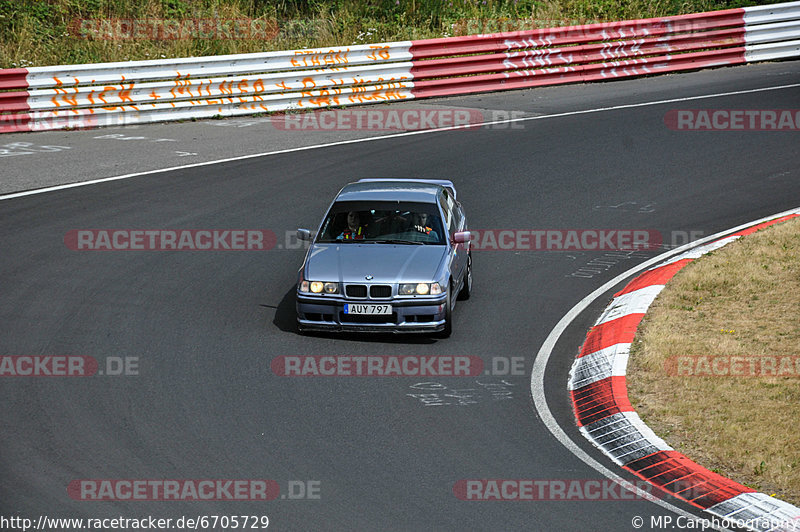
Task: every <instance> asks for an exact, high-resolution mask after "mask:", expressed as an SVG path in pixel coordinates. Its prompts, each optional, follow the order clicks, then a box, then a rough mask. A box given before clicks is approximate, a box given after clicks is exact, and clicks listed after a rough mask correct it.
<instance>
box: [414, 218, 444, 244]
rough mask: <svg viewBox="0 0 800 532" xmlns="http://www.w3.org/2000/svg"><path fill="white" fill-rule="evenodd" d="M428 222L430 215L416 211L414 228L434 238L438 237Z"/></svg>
mask: <svg viewBox="0 0 800 532" xmlns="http://www.w3.org/2000/svg"><path fill="white" fill-rule="evenodd" d="M429 223H430V216H429V215H428V213H426V212H418V213H416V214H414V230H416V231H419V232H420V233H424V234H426V235H430V236H431V237H433V238H434V239H435V240H438V239H439V235H438V234H436V231H434V230H433V227H431V226H430V225H428V224H429Z"/></svg>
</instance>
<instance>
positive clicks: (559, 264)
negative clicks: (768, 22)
mask: <svg viewBox="0 0 800 532" xmlns="http://www.w3.org/2000/svg"><path fill="white" fill-rule="evenodd" d="M797 83H800V61H791V62H782V63H773V64H763V65H751V66H744V67H737V68H728V69H722V70H715V71H706V72H698V73H691V74H681V75H677V76H662V77H655V78H649V79H644V80H631V81H623V82H615V83H608V84H597V85H580V86H573V87H559V88H548V89H536V90H531V91H519V92H511V93H496V94H489V95H482V96H473V97H464V98H451V99H447V100H439V101H436V102H434V104H436V105H441V104H444V105H449V106H457V107H473V108H480V109H502V110H507V111H511V110H518V111H520V112H522V113H524V116H528V117H535V116H543V115H548V114H552V113H561V115H560V116H553V117H550V118H538V119H533V120H527V121H522V122H519V123H517V126H518V127H515V128H511V127H508V128H498V129H481V130H471V131H463V130H456V131H443V132H437V133H429V134H422V135H410V136H393V137H390V138H385V139H379V140H373V141H369V142H360V143H354V144H342V145H337V146H332V147H327V148H318V149H313V150H308V151H299V152H287V153H282V154H275V155H270V156H266V157H255V158H250V159H243V160H239V161H232V162H228V163H224V164H218V165H208V166H200V167H194V168H185V169H178V170H173V171H170V172H167V173H159V174H152V175H145V176H140V177H131V178H129V179H124V180H118V181H111V182H107V183H100V184H94V185H91V186H87V187H77V188H71V189H65V190H58V191H53V192H48V193H44V194H37V195H30V196H25V197H19V198H14V199H9V200H4V201H0V220H2V223H0V242H2V254H0V279H2V287H3V290H2V297H1V298H0V339H1V340H0V355H86V356H91V357H94V358H96V359H98V360H105V359H106V357H138V375H128V376H108V375H102V376H101V375H96V376H93V377H85V378H79V377H73V378H66V377H64V378H45V377H37V378H21V377H18V378H13V377H6V378H4V379H3V380H2V383H0V401H2V404H3V405H4V409H3V423H2V424H0V474H1V475H2V478H3V482H2V485H1V486H0V515H5V516H9V515H22V516H28V517H33V518H35V517H36V516H38V515H39V514H46V515H48V516H62V517H106V516H108V517H110V516H119V515H122V516H126V517H142V516H145V515H148V514H150V515H155V516H159V517H179V516H181V515H190V516H197V515H204V514H205V515H208V514H218V515H233V514H239V515H243V514H249V515H254V514H255V515H261V514H266V515H268V516H269V518H270V521H271V525H270V527H271V528H276V529H278V530H312V529H323V530H339V529H359V530H361V529H372V530H375V529H392V530H420V529H422V530H463V529H487V530H488V529H491V530H522V529H534V530H631V529H632V527H631V524H630V523H631V519H632V517H633V516H635V515H639V516H645V518H646V519H648V516H651V515H664V514H666V513H667V510H666V509H664V508H662V507H660V506H657V505H655V504H652V503H650V502H647V501H641V500H639V501H631V500H626V501H610V502H606V501H536V502H491V501H480V502H474V501H473V502H467V501H461V500H459V499H458V498H456V496H455V495H454V493H453V485H454V484H455V483H456V482H457V481H459V480H461V479H486V478H494V479H518V478H529V479H541V480H550V479H599V478H602V477H601V476H600V474H599V473H597V472H596V471H595V470H594V469H592V468H590V467H588V466H586V465H585V464H584V463H583V462H581V461H579V460H577V459H576V458H575V457H574V456H573V455H572V454H571V453H570V452H569V451H568V450H567V449H565V448H564V447H563V446H562V445H561V444H560V443H559V442H558V441H556V440H555V439H553V438H552V437H551V435H550V433H549V432H548V431H547V429H546V428H545V427H544V425H543V424H542V423H541V422H540V420H539V419H538V417H537V416H536V413H535V411H534V409H533V406H532V401H531V397H530V390H529V381H530V379H529V375H530V370H531V367H532V365H533V357H534V356H535V354H536V352H537V351H538V349H539V346H540V345H541V344H542V342H543V341H544V339H545V338H546V337H547V335H548V333H549V332H550V330H551V329H552V327H553V326H554V325H555V324H556V323H557V322H558V320H559V319H560V318H561V316H562V315H563V314H564V313H565V312H567V311H568V310H569V309H570V308H571V307H572V306H573V305H574V304H575V303H576V302H577V301H579V300H580V299H582V298H583V297H584V296H585V295H587V294H588V293H590V292H591V291H592V290H594V289H595V288H597V287H599V286H601V285H602V284H603V283H604V282H606V281H607V280H609V279H611V278H613V277H614V276H615V275H617V274H619V273H620V272H622V271H625V270H626V269H628V268H630V267H632V266H635V265H636V264H638V263H640V262H642V261H643V260H645V259H647V258H648V257H651V256H654V255H655V254H657V253H658V251H655V250H654V251H651V252H637V253H628V254H619V253H616V254H612V255H608V254H607V252H603V251H515V250H497V251H481V252H478V251H476V252H475V254H474V275H475V288H474V292H473V297H472V298H471V299H470V300H469V301H467V302H460V303H459V304H458V305H457V307H456V310H455V324H454V333H453V336H452V337H451V338H449V339H446V340H435V339H431V338H427V337H406V336H396V337H391V336H390V337H386V336H376V337H372V336H368V337H359V336H344V337H331V336H325V335H319V336H299V335H298V334H297V333H296V332H295V330H294V323H293V322H294V300H293V293H294V283H295V280H296V272H297V269H298V268H299V266H300V264H301V262H302V258H303V253H304V251H303V250H302V249H277V248H276V249H272V250H269V251H181V252H179V251H173V252H167V251H164V252H158V251H119V252H106V251H73V250H70V249H68V247H67V246H66V245H65V243H64V237H65V235H66V234H67V232H68V231H70V230H74V229H182V228H186V229H269V230H271V231H273V232H274V233H275V234H276V235H277V236H278V243H279V244H283V243H285V239H284V235H285V234H286V232H287V231H289V232H291V231H293V230H294V229H295V228H296V227H315V226H316V224H317V223H318V222H319V220H320V218H321V217H322V215H323V214H324V211H325V209H326V207H327V206H328V204H329V202H330V200H331V198H332V197H333V196H334V194H335V193H336V191H337V190H338V189H339V188H340V187H341V186H342V185H343V184H345V183H347V182H348V181H350V180H353V179H354V178H357V177H362V176H419V177H426V178H452V179H453V180H454V182H455V184H456V186H457V188H458V196H459V199H460V200H461V201H462V203H463V204H464V206H465V209H466V212H467V215H468V217H469V224H470V227H471V228H474V229H649V230H657V231H660V232H661V234H662V235H664V240H665V244H666V245H670V244H671V243H672V242H671V240H672V235H673V234H675V235H676V238H678V239H680V238H682V235H684V233H689V232H695V233H696V234H700V233H702V234H703V235H710V234H712V233H714V232H717V231H721V230H723V229H726V228H728V227H732V226H734V225H738V224H740V223H744V222H746V221H750V220H753V219H756V218H759V217H761V216H766V215H769V214H772V213H776V212H780V211H783V210H786V209H789V208H793V207H797V206H798V205H800V187H799V186H798V184H797V183H798V179H800V170H798V168H800V165H799V164H798V162H800V158H799V157H798V149H797V146H798V132H797V131H791V132H775V131H765V132H749V131H741V132H734V131H727V132H681V131H673V130H670V129H668V128H667V127H666V126H665V124H664V115H665V113H666V112H667V111H669V110H671V109H698V108H713V109H797V108H798V104H799V103H800V97H799V96H800V88H798V87H797V86H794V87H785V88H781V89H776V90H763V91H757V92H747V91H753V90H754V89H761V88H765V89H766V88H770V87H777V86H787V85H794V84H797ZM737 91H742V92H741V93H739V94H729V95H725V96H714V97H709V98H705V99H701V100H687V101H681V102H672V103H653V104H652V105H649V104H648V105H641V106H637V107H624V108H617V109H609V110H603V111H597V112H591V113H576V111H582V110H590V109H598V108H603V107H610V106H617V105H623V104H626V103H646V102H659V101H663V100H667V99H677V98H688V97H692V96H698V95H716V94H721V93H734V92H737ZM412 104H413V102H412ZM410 105H411V104H410ZM413 105H417V106H419V105H422V104H419V103H417V104H413ZM413 105H412V106H413ZM208 124H209V123H208V122H205V123H198V124H171V125H169V126H166V125H161V126H152V128H153V129H151V128H150V127H142V128H137V129H136V132H137V135H142V136H158V135H162V136H163V134H164V131H166V129H165V128H170V129H169V131H170V132H175V135H178V134H181V135H193V134H194V133H192V132H193V131H200V132H201V134H194V136H195V137H201V138H203V137H205V135H204V134H203V133H202V132H205V131H206V130H207V129H208V128H212V127H216V126H213V125H208ZM255 127H260V126H255ZM204 128H205V129H204ZM220 129H222V130H223V131H225V133H226V134H225V135H218V136H214V137H213V138H211V139H206V140H207V143H208V144H207V146H206V148H207V149H206V151H204V152H203V153H204V154H206V153H207V154H209V160H210V159H213V158H214V157H213V154H215V153H220V154H222V153H226V148H227V153H228V154H230V153H236V154H239V153H240V152H241V153H242V154H245V153H259V152H263V151H267V150H266V149H264V142H263V139H259V136H258V135H252V134H250V135H248V139H247V140H244V141H242V142H239V141H238V140H237V135H235V134H231V131H233V129H232V128H224V129H223V128H220ZM119 131H125V130H119ZM154 131H157V133H152V132H154ZM102 134H103V132H100V133H98V132H70V133H65V132H57V133H55V132H54V133H46V134H41V135H19V136H16V137H18V138H19V139H24V141H27V142H34V143H41V144H53V141H52V139H55V138H58V139H60V140H59V141H60V142H73V143H74V147H73V148H71V149H70V150H68V151H67V152H66V154H65V158H64V163H63V165H62V163H61V162H59V161H60V160H61V159H53V158H52V156H53V154H49V153H48V154H42V155H35V156H23V157H11V158H10V159H3V164H4V170H3V174H4V177H3V180H4V181H6V177H8V180H9V181H10V180H15V181H20V182H21V181H24V178H25V175H26V174H27V173H30V174H31V175H36V176H44V175H52V174H53V173H54V172H53V170H54V169H55V170H56V172H55V173H57V172H58V171H59V170H61V171H62V172H64V173H65V174H67V175H65V176H64V177H62V178H61V179H62V180H63V181H64V182H72V181H78V180H80V179H82V178H83V177H81V175H79V174H81V173H82V172H81V167H82V166H83V167H88V168H87V170H86V172H85V174H92V176H93V177H103V176H104V175H103V174H102V173H101V172H99V171H98V168H104V169H109V168H112V167H113V165H114V164H118V162H120V161H121V162H123V163H125V165H130V166H131V168H128V167H126V168H125V170H124V172H129V171H144V170H149V169H152V167H153V166H158V165H160V166H161V167H166V166H173V165H175V164H181V163H185V162H187V161H182V160H181V161H175V160H168V159H167V154H166V153H161V152H158V151H157V150H156V149H154V148H153V147H152V145H148V144H145V143H138V144H137V143H127V144H124V143H118V144H114V143H111V144H106V145H104V146H105V147H104V148H103V149H96V148H92V147H91V146H95V145H96V144H97V143H96V142H92V141H91V138H92V137H93V136H96V135H102ZM272 134H273V135H278V134H280V132H277V133H276V132H274V131H273V132H272ZM356 136H361V135H356ZM9 138H11V136H9ZM281 138H282V137H281ZM40 139H43V140H40ZM309 139H312V141H311V143H313V137H312V136H309V135H306V136H305V137H304V138H303V139H301V141H302V142H305V143H307V144H308V143H309ZM330 140H331V139H329V138H327V137H326V138H325V141H326V142H327V141H330ZM181 142H183V141H181ZM186 142H188V140H187V141H186ZM287 142H288V141H287ZM225 143H228V144H229V145H228V146H226V144H225ZM234 144H235V146H236V147H233V146H234ZM251 144H252V146H251ZM242 145H244V146H245V147H244V148H243V147H242ZM259 145H260V146H261V149H260V150H259V149H258V147H259ZM108 146H111V147H108ZM115 146H120V147H119V148H115ZM123 146H124V149H123ZM115 150H117V151H115ZM136 165H138V166H136ZM117 173H123V172H117ZM105 175H114V174H113V173H112V174H105ZM17 188H25V187H24V186H18V187H17ZM673 232H677V233H673ZM677 243H678V244H680V243H683V241H680V240H678V241H677ZM623 255H625V256H623ZM599 265H603V266H602V267H601V266H599ZM593 271H596V273H591V272H593ZM605 303H606V301H605V300H601V301H598V302H597V304H595V305H593V306H592V307H590V309H589V310H588V311H587V312H586V313H584V315H582V316H581V317H580V318H579V319H578V320H576V321H575V322H574V323H573V326H571V327H570V329H568V331H567V333H566V334H565V335H563V336H562V339H561V341H560V343H559V344H558V346H557V350H556V351H554V353H553V356H552V357H551V364H550V366H549V367H548V372H547V374H546V380H545V382H546V389H545V392H546V395H547V397H548V400H549V405H550V408H551V409H552V411H553V414H554V416H555V418H556V419H557V420H558V421H559V422H560V424H561V426H562V427H563V428H564V429H565V431H566V432H567V434H568V435H570V436H572V438H573V439H574V440H575V441H576V443H577V444H578V445H579V446H581V447H583V448H585V449H586V450H587V452H589V453H590V454H591V455H592V456H594V457H595V458H596V459H597V460H598V461H600V462H601V463H603V464H606V465H608V466H609V467H610V468H612V469H613V468H614V466H613V464H612V463H611V462H610V461H608V460H607V459H605V458H604V457H603V456H602V455H601V454H600V453H597V452H595V451H594V450H593V449H591V448H590V447H589V446H588V444H586V443H584V441H583V438H582V437H580V436H579V435H578V433H577V430H576V429H575V428H574V421H573V414H572V407H571V404H570V400H569V397H568V395H567V392H566V382H567V373H568V371H569V368H570V366H571V364H572V361H573V359H574V356H575V353H576V350H577V349H578V346H579V345H580V343H581V341H582V340H583V335H584V334H585V332H586V330H587V328H588V327H589V326H590V324H591V323H592V322H593V319H594V318H595V317H596V315H597V313H598V312H599V311H600V309H602V307H603V306H604V305H605ZM322 354H334V355H463V354H467V355H474V356H479V357H481V358H482V359H483V360H484V362H485V364H486V365H487V367H490V365H491V361H492V358H493V357H507V358H511V357H525V372H524V373H523V374H519V375H513V376H499V375H487V376H484V377H479V378H474V377H472V378H463V377H446V378H445V377H443V378H438V379H434V381H433V382H435V383H436V385H433V384H429V385H423V386H416V387H414V385H415V384H419V383H421V382H423V381H428V382H431V381H429V380H428V379H424V378H419V379H417V378H410V377H404V378H392V377H384V378H369V377H361V378H357V377H351V378H344V377H341V378H290V377H278V376H276V375H274V374H273V373H272V371H271V369H270V362H271V360H272V359H273V358H274V357H277V356H281V355H322ZM503 381H505V383H506V384H502V383H503ZM500 384H502V388H503V389H505V390H506V391H510V392H511V395H503V397H510V399H504V400H497V398H498V396H493V394H492V393H491V392H490V389H495V390H497V389H499V387H498V386H494V387H492V386H490V385H500ZM445 389H446V390H447V391H448V392H447V393H445V392H444V391H443V390H445ZM432 390H434V391H432ZM466 390H472V391H466ZM420 393H437V394H439V396H440V399H441V401H440V402H441V403H448V404H437V405H436V406H426V405H425V404H424V403H423V402H422V401H421V400H420V398H419V397H416V398H415V397H412V396H410V395H409V394H420ZM459 401H461V402H468V403H469V404H461V405H459V404H457V403H458V402H459ZM473 401H474V402H473ZM776 436H778V437H779V435H776ZM619 472H620V474H622V473H623V472H622V471H621V470H619ZM623 476H625V475H623ZM203 478H207V479H254V478H263V479H273V480H275V481H276V482H278V484H279V485H280V487H281V493H284V494H285V493H286V491H287V485H288V483H289V481H293V480H305V481H308V480H315V481H319V483H320V484H319V485H320V487H321V491H320V498H319V499H314V500H287V499H284V500H281V499H278V500H274V501H268V502H241V501H214V502H195V501H179V502H176V501H161V502H154V501H113V502H109V501H103V502H96V501H75V500H72V499H71V498H70V497H69V496H68V493H67V486H68V485H69V483H70V482H71V481H73V480H76V479H203ZM626 478H628V477H626ZM670 502H671V503H673V504H675V505H676V506H678V507H680V508H683V509H686V510H689V511H692V512H693V513H695V511H694V509H692V508H690V507H688V506H687V505H684V504H682V503H680V502H677V501H674V500H672V501H670ZM645 529H647V527H645Z"/></svg>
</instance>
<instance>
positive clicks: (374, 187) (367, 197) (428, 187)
mask: <svg viewBox="0 0 800 532" xmlns="http://www.w3.org/2000/svg"><path fill="white" fill-rule="evenodd" d="M442 189H443V187H442V186H441V185H438V184H433V183H422V182H413V181H399V180H398V181H390V180H386V181H361V182H358V183H350V184H348V185H345V186H344V188H342V190H340V191H339V195H338V196H336V201H415V202H418V203H436V197H437V196H438V195H439V193H440V192H441V191H442Z"/></svg>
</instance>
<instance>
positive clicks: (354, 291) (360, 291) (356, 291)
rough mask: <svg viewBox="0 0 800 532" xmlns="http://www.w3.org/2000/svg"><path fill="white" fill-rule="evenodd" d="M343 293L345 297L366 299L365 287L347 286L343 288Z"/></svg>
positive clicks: (362, 285)
mask: <svg viewBox="0 0 800 532" xmlns="http://www.w3.org/2000/svg"><path fill="white" fill-rule="evenodd" d="M344 293H345V294H346V295H347V297H358V298H364V299H365V298H366V297H367V285H364V284H349V285H347V286H346V287H345V289H344Z"/></svg>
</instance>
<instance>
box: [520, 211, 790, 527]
mask: <svg viewBox="0 0 800 532" xmlns="http://www.w3.org/2000/svg"><path fill="white" fill-rule="evenodd" d="M795 213H800V209H791V210H788V211H784V212H782V213H779V214H774V215H770V216H766V217H764V218H761V219H759V220H755V221H752V222H748V223H745V224H742V225H739V226H737V227H734V228H733V229H726V230H725V231H721V232H719V233H716V234H714V235H710V236H707V237H705V238H702V239H700V240H696V241H694V242H690V243H688V244H684V245H683V246H681V247H679V248H675V249H673V250H670V251H667V252H666V253H662V254H661V255H658V256H656V257H653V258H652V259H648V260H646V261H644V262H643V263H641V264H639V265H638V266H635V267H633V268H631V269H630V270H628V271H626V272H624V273H621V274H619V275H617V276H616V277H614V278H613V279H611V280H610V281H608V282H607V283H605V284H604V285H603V286H601V287H600V288H598V289H597V290H595V291H594V292H592V293H591V294H589V295H588V296H586V297H584V298H583V299H581V300H580V301H579V302H578V303H576V304H575V306H574V307H572V308H571V309H570V310H569V312H567V313H566V314H565V315H564V316H563V317H562V318H561V319H560V320H559V321H558V323H557V324H556V326H555V327H554V328H553V330H552V331H550V334H549V335H548V336H547V339H546V340H545V341H544V344H542V347H541V349H539V352H538V353H537V354H536V359H535V360H534V362H533V371H532V372H531V395H532V396H533V404H534V407H535V408H536V412H537V413H538V414H539V417H540V418H541V420H542V423H544V425H545V426H546V427H547V430H549V431H550V433H551V434H552V435H553V437H555V439H557V440H558V441H559V443H561V445H563V446H564V447H566V449H567V450H568V451H570V452H571V453H572V454H574V455H575V456H576V457H577V458H579V459H580V460H581V461H583V462H584V463H585V464H586V465H588V466H589V467H591V468H593V469H595V470H596V471H598V472H599V473H601V474H603V475H604V476H605V477H607V478H609V479H612V480H616V481H617V482H621V483H623V484H624V485H625V486H630V488H629V489H631V490H632V491H634V492H635V493H636V494H637V495H639V496H641V497H645V496H646V495H645V493H644V492H643V491H641V490H640V489H639V488H638V487H635V486H633V485H632V484H630V483H628V482H627V481H626V480H624V479H623V478H622V477H620V476H619V475H617V474H616V473H614V472H613V471H611V470H609V469H608V468H607V467H605V466H604V465H603V464H601V463H600V462H598V461H597V460H595V459H594V458H592V457H591V456H589V454H588V453H587V452H586V451H584V450H583V449H581V448H580V447H579V446H578V444H576V443H575V442H574V441H573V440H572V439H570V437H569V436H567V434H566V432H564V430H563V429H562V428H561V426H560V425H559V424H558V422H557V421H556V419H555V417H553V414H552V412H551V411H550V409H549V408H548V406H547V399H546V398H545V396H544V372H545V369H546V367H547V362H548V361H549V360H550V355H551V354H552V352H553V348H554V347H555V345H556V343H557V342H558V340H559V338H560V337H561V335H562V334H563V333H564V331H565V330H566V329H567V327H568V326H569V324H570V323H572V321H573V320H574V319H575V318H576V317H578V316H579V315H580V314H581V313H582V312H583V311H584V310H586V308H587V307H588V306H589V305H590V304H591V303H592V302H593V301H594V300H596V299H597V298H599V297H600V296H602V295H603V294H605V293H607V292H608V291H609V290H611V289H612V288H613V287H614V286H615V285H617V284H619V283H620V282H622V281H624V280H625V279H627V278H629V277H631V276H632V275H634V274H636V273H639V272H640V271H642V270H645V269H647V268H649V267H650V266H652V265H654V264H657V263H658V262H661V261H663V260H665V259H667V258H669V257H672V256H674V255H677V254H679V253H683V252H684V251H686V250H688V249H691V248H693V247H696V246H699V245H702V244H705V243H706V242H709V241H711V240H716V239H719V238H722V237H724V236H726V235H729V234H731V233H735V232H736V231H741V230H742V229H746V228H748V227H750V226H753V225H756V224H759V223H761V222H766V221H768V220H773V219H775V218H780V217H782V216H786V215H788V214H795ZM575 354H577V351H576V352H575ZM563 389H564V390H566V387H564V388H563ZM650 500H652V502H654V503H656V504H658V505H659V506H661V507H663V508H666V509H667V510H671V511H673V512H675V513H677V514H680V515H683V516H686V517H687V518H690V519H704V518H701V517H698V516H695V515H693V514H690V513H689V512H686V511H684V510H682V509H680V508H678V507H677V506H674V505H673V504H670V503H669V502H667V501H665V500H661V499H652V498H651V499H650ZM717 530H727V529H723V528H717Z"/></svg>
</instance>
